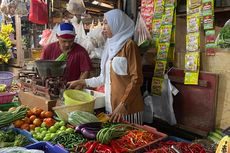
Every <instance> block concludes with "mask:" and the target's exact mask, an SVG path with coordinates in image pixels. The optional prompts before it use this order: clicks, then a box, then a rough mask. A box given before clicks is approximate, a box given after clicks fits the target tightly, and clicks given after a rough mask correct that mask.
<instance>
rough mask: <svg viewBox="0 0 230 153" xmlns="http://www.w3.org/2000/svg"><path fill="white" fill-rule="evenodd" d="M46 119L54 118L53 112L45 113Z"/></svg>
mask: <svg viewBox="0 0 230 153" xmlns="http://www.w3.org/2000/svg"><path fill="white" fill-rule="evenodd" d="M45 117H46V118H51V117H53V112H51V111H46V112H45Z"/></svg>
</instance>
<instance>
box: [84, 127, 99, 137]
mask: <svg viewBox="0 0 230 153" xmlns="http://www.w3.org/2000/svg"><path fill="white" fill-rule="evenodd" d="M81 133H82V134H83V135H84V137H85V138H87V139H95V138H96V135H97V133H98V131H92V130H89V129H86V128H81Z"/></svg>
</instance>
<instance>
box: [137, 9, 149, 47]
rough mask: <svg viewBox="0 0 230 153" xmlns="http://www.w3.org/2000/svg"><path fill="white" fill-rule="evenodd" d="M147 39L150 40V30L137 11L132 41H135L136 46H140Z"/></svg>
mask: <svg viewBox="0 0 230 153" xmlns="http://www.w3.org/2000/svg"><path fill="white" fill-rule="evenodd" d="M148 40H151V35H150V32H149V30H148V28H147V26H146V24H145V21H144V19H143V18H142V16H141V14H140V13H138V18H137V23H136V26H135V32H134V41H135V42H136V43H137V45H138V46H140V45H142V44H143V43H145V42H146V41H148Z"/></svg>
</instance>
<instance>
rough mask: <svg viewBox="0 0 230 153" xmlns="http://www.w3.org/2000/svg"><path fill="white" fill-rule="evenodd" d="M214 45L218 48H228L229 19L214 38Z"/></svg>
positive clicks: (229, 43) (229, 45)
mask: <svg viewBox="0 0 230 153" xmlns="http://www.w3.org/2000/svg"><path fill="white" fill-rule="evenodd" d="M216 44H217V46H218V47H220V48H230V19H229V20H228V21H227V22H226V23H225V24H224V27H223V28H222V29H221V30H220V33H219V34H218V36H217V38H216Z"/></svg>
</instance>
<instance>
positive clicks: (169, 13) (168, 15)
mask: <svg viewBox="0 0 230 153" xmlns="http://www.w3.org/2000/svg"><path fill="white" fill-rule="evenodd" d="M173 13H174V6H171V7H166V8H165V14H164V15H163V24H164V25H167V24H168V25H172V23H173Z"/></svg>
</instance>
